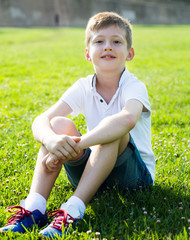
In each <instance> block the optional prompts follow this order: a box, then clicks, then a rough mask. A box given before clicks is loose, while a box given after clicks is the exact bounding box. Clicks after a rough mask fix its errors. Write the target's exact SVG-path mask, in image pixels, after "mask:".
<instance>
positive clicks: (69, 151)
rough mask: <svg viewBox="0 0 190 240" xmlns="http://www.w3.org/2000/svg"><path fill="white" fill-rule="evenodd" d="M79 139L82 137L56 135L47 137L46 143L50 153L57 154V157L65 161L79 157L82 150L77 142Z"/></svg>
mask: <svg viewBox="0 0 190 240" xmlns="http://www.w3.org/2000/svg"><path fill="white" fill-rule="evenodd" d="M79 141H80V137H71V136H67V135H56V136H55V137H54V138H52V137H51V138H48V139H47V138H46V139H45V142H44V145H45V147H46V149H47V150H48V151H49V152H50V153H52V154H53V155H55V157H56V159H59V160H61V162H62V163H64V162H66V161H68V160H71V159H73V158H76V157H77V155H78V154H79V151H80V149H79V146H78V144H77V142H79Z"/></svg>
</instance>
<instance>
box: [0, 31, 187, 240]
mask: <svg viewBox="0 0 190 240" xmlns="http://www.w3.org/2000/svg"><path fill="white" fill-rule="evenodd" d="M188 32H190V26H134V34H133V38H134V42H133V45H134V48H135V52H136V55H135V58H134V60H133V61H132V62H130V63H128V65H127V67H128V69H129V70H130V71H131V72H133V73H134V74H135V75H136V76H137V77H138V78H139V79H140V80H141V81H143V82H144V83H145V84H146V86H147V89H148V92H149V97H150V102H151V107H152V144H153V149H154V153H155V156H156V160H157V165H156V172H157V173H156V181H155V185H154V187H153V188H152V189H149V190H146V191H145V192H143V191H138V192H136V193H133V194H131V193H129V192H125V193H123V192H120V191H117V190H116V189H111V190H110V189H109V190H106V191H104V192H103V194H102V193H100V192H98V193H97V194H96V195H95V197H94V198H93V200H92V201H91V202H90V204H89V205H88V207H87V210H86V214H85V217H84V220H83V221H82V222H81V223H79V225H78V226H77V228H76V229H75V231H73V230H71V231H70V232H71V234H70V235H68V236H67V237H65V238H64V239H120V240H123V239H133V240H135V239H136V240H137V239H139V240H140V239H154V240H158V239H165V240H168V239H175V240H186V239H190V181H189V179H190V110H189V108H190V71H189V69H190V48H189V43H190V35H189V34H188ZM92 73H93V68H92V65H91V63H88V62H86V60H85V58H84V29H75V28H64V29H61V28H60V29H59V28H57V29H48V28H46V29H8V28H1V29H0V138H1V141H0V153H1V154H0V169H1V176H0V193H1V194H0V226H2V225H4V224H5V223H6V221H7V219H8V217H9V216H10V214H9V213H8V212H5V209H7V207H8V206H10V205H18V204H19V201H20V200H21V199H24V198H26V196H27V194H28V191H29V188H30V184H31V180H32V176H33V171H34V166H35V161H36V156H37V152H38V149H39V147H40V146H39V144H38V143H36V141H35V140H34V139H33V136H32V131H31V124H32V121H33V119H34V118H35V117H36V116H37V115H39V114H40V113H41V112H43V111H45V110H46V109H47V108H49V107H50V106H51V105H52V104H53V103H55V102H56V101H57V100H58V99H59V98H60V97H61V95H62V93H63V92H64V91H65V90H66V89H67V88H68V87H69V86H70V85H71V84H72V83H74V82H75V81H76V80H77V79H79V78H80V77H84V76H87V75H88V74H92ZM74 121H75V123H76V125H77V126H78V128H79V129H80V131H81V133H85V131H86V128H85V121H84V118H83V116H80V117H79V118H76V119H74ZM73 191H74V189H73V188H72V186H71V185H70V184H69V183H68V180H67V178H66V176H65V173H64V171H62V172H61V174H60V175H59V177H58V179H57V181H56V184H55V187H54V188H53V191H52V194H51V196H50V199H49V201H48V206H47V211H50V210H54V209H56V208H59V207H60V205H61V203H62V202H63V201H65V200H67V199H68V198H69V197H70V196H71V195H72V193H73ZM0 239H38V231H37V230H34V231H33V232H32V233H26V234H24V235H19V234H13V233H9V234H7V235H3V236H2V235H0Z"/></svg>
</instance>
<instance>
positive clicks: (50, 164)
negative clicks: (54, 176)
mask: <svg viewBox="0 0 190 240" xmlns="http://www.w3.org/2000/svg"><path fill="white" fill-rule="evenodd" d="M42 165H43V166H44V168H46V169H47V170H48V171H49V172H54V171H58V170H59V169H60V168H61V166H60V165H62V163H61V161H60V160H58V159H57V157H56V156H55V155H54V154H52V153H49V154H47V155H46V156H45V157H44V158H43V160H42Z"/></svg>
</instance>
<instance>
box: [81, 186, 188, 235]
mask: <svg viewBox="0 0 190 240" xmlns="http://www.w3.org/2000/svg"><path fill="white" fill-rule="evenodd" d="M189 205H190V197H189V194H188V190H187V189H185V188H183V187H182V188H181V189H179V188H172V187H171V188H170V187H168V186H165V185H164V186H160V185H155V186H154V187H153V188H151V189H147V190H145V191H142V190H139V191H136V192H133V193H130V192H122V191H118V190H117V189H107V190H106V191H104V192H103V194H102V192H100V191H99V192H98V193H97V194H96V196H95V198H94V199H93V200H92V202H91V203H90V206H89V207H88V208H87V211H86V215H85V222H86V224H85V226H82V225H81V230H82V231H87V230H88V229H89V228H91V229H92V230H93V231H94V232H96V231H98V232H101V234H102V235H103V237H106V238H108V239H111V238H112V237H113V239H115V238H117V239H128V238H131V237H133V238H134V239H136V238H138V237H141V239H152V238H151V236H154V237H155V238H154V239H161V238H162V239H163V238H164V237H165V238H167V237H171V238H173V237H175V236H178V235H181V234H182V235H183V234H184V231H185V232H186V233H187V231H188V227H189V225H190V223H189V222H188V218H190V206H189ZM79 231H80V229H79ZM135 236H136V238H135ZM167 239H168V238H167ZM182 239H184V238H182Z"/></svg>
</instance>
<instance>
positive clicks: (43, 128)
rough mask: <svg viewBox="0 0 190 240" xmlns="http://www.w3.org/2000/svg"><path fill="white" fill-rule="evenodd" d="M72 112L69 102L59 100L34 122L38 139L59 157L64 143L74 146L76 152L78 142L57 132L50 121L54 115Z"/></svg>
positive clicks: (34, 132)
mask: <svg viewBox="0 0 190 240" xmlns="http://www.w3.org/2000/svg"><path fill="white" fill-rule="evenodd" d="M71 112H72V109H71V108H70V106H69V105H68V104H67V103H65V102H63V101H61V100H59V101H58V102H57V103H56V104H54V105H53V106H52V107H51V108H50V109H48V110H47V111H46V112H44V113H42V114H41V115H40V116H38V117H37V118H35V120H34V122H33V124H32V131H33V135H34V138H35V139H36V141H38V142H40V143H42V144H43V145H44V146H45V147H46V149H47V150H48V151H49V152H51V153H52V154H54V155H55V156H57V157H58V158H62V154H61V150H60V149H62V146H63V145H64V146H65V145H67V144H68V145H70V146H72V148H73V149H75V151H76V152H78V151H79V148H78V146H77V144H76V142H75V141H74V140H73V139H72V138H71V137H69V136H65V135H58V134H56V133H55V132H54V131H53V130H52V128H51V125H50V122H51V120H52V119H53V118H54V117H57V116H62V117H66V116H68V115H69V114H70V113H71ZM73 154H74V155H76V153H75V152H73Z"/></svg>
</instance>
